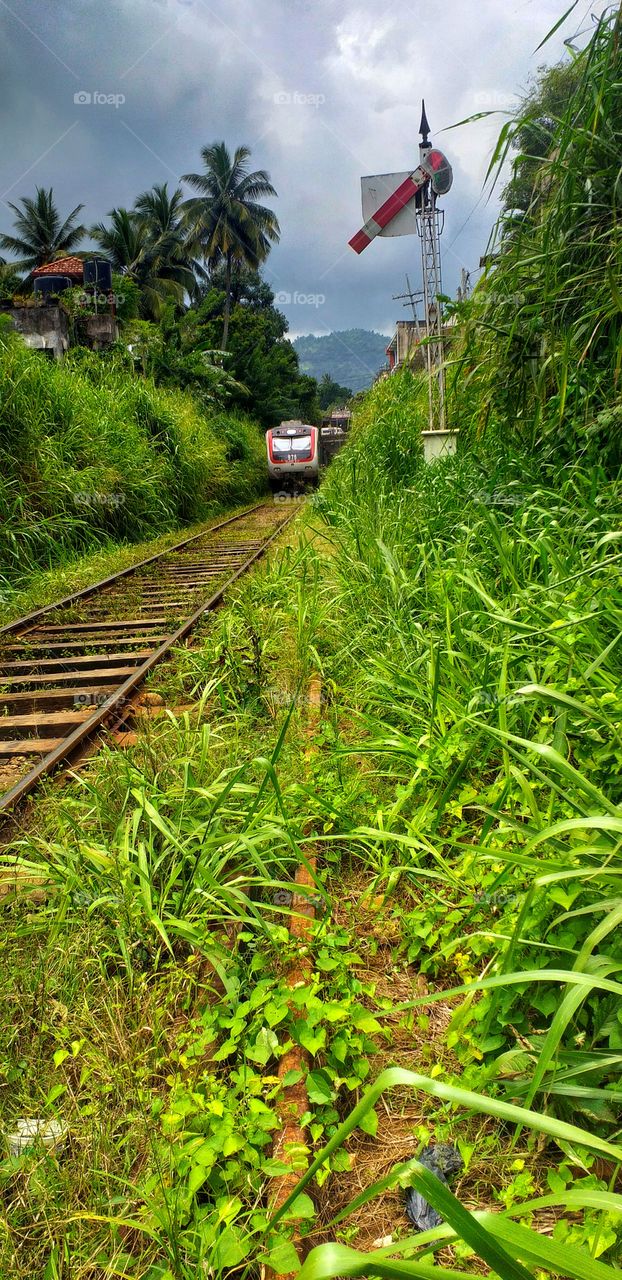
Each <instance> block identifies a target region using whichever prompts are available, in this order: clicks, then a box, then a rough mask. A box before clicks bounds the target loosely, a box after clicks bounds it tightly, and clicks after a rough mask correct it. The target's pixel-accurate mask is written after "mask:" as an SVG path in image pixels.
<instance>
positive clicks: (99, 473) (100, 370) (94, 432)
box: [0, 334, 265, 594]
mask: <svg viewBox="0 0 622 1280" xmlns="http://www.w3.org/2000/svg"><path fill="white" fill-rule="evenodd" d="M0 375H1V376H0V382H1V386H2V391H1V393H0V459H1V460H2V479H1V480H0V587H2V588H3V592H4V593H5V594H6V592H7V591H9V590H11V589H15V588H21V587H23V586H24V585H25V582H26V580H27V579H28V578H29V577H30V576H31V575H32V573H33V571H35V570H42V569H50V568H53V567H55V566H57V565H58V564H59V563H60V564H62V563H65V562H66V561H67V560H68V559H70V558H71V557H75V556H76V555H83V554H85V553H87V552H89V551H92V550H94V549H95V548H97V547H98V546H101V545H109V544H110V542H116V543H119V542H121V543H132V542H139V541H141V540H145V539H146V538H148V537H150V536H151V537H153V536H155V535H160V534H162V533H165V532H166V531H167V530H169V529H173V528H179V527H180V526H181V525H187V524H191V523H193V522H197V521H200V520H203V519H205V518H206V516H207V515H209V514H211V512H212V511H213V510H214V508H215V507H216V506H220V507H227V506H233V505H240V504H245V503H248V502H250V501H252V499H253V498H254V497H255V496H257V495H258V494H260V493H262V492H263V489H264V487H265V479H264V469H265V468H264V459H263V452H262V451H263V441H262V437H261V433H260V432H259V430H258V429H257V427H256V425H255V424H254V423H252V422H251V421H250V419H248V418H244V417H240V416H235V415H228V414H226V413H224V412H217V411H214V412H213V413H212V415H211V417H210V418H207V417H206V416H205V415H204V412H203V411H202V409H201V408H200V407H199V406H198V404H197V403H196V402H195V401H194V400H193V399H192V397H191V396H190V395H189V394H188V393H182V392H180V391H174V390H163V389H160V388H156V387H155V385H154V384H153V383H152V382H151V381H150V380H149V379H145V378H139V377H137V376H136V375H134V374H133V373H131V372H129V371H128V370H127V368H126V367H125V364H124V363H123V361H121V360H120V359H116V362H115V358H114V357H109V358H108V359H104V358H103V357H100V356H95V355H93V354H92V353H87V352H83V353H81V359H80V360H79V361H78V360H77V359H74V361H73V364H72V360H71V359H70V358H68V359H67V361H65V362H63V364H59V365H50V364H49V363H48V362H47V361H44V360H43V359H42V357H41V356H40V355H38V354H37V353H36V352H31V351H28V350H26V349H25V348H24V347H23V346H22V345H21V343H20V341H19V339H18V338H17V337H16V336H15V335H12V334H9V335H7V334H3V336H2V338H1V343H0Z"/></svg>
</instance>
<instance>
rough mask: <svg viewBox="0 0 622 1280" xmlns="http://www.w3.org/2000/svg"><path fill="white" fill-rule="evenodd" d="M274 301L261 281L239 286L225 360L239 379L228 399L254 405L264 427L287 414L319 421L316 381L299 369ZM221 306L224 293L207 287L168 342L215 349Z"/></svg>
mask: <svg viewBox="0 0 622 1280" xmlns="http://www.w3.org/2000/svg"><path fill="white" fill-rule="evenodd" d="M273 302H274V294H273V293H272V291H271V290H269V289H268V287H267V286H266V285H265V284H263V282H262V287H261V288H260V287H259V286H258V285H256V286H255V287H252V285H250V286H249V287H248V288H246V289H240V301H239V302H237V303H235V304H234V305H233V307H232V309H231V314H230V319H229V326H228V350H227V354H226V358H224V359H223V363H224V367H225V369H226V370H227V371H228V372H229V374H230V375H231V376H232V378H233V379H234V380H235V382H236V383H237V384H238V387H237V390H235V389H234V390H233V391H232V401H233V403H236V404H238V405H239V406H240V407H241V408H242V407H244V406H245V405H246V406H252V410H253V413H254V414H256V416H257V418H258V419H259V421H260V422H262V423H263V424H264V425H265V426H271V425H274V423H277V422H281V421H283V420H285V419H287V418H301V419H302V420H303V421H305V422H317V421H318V420H319V415H320V409H319V404H318V402H317V386H316V383H315V381H314V380H313V379H312V378H309V377H307V376H306V375H305V374H301V373H300V370H299V368H298V359H297V356H296V353H295V351H294V348H293V346H292V344H291V342H288V341H287V339H286V337H285V333H286V330H287V322H286V320H285V317H284V316H283V315H282V314H281V313H280V312H279V311H277V310H276V309H275V308H274V306H273ZM224 308H225V295H224V294H223V293H221V292H219V291H218V290H216V289H212V290H210V292H209V293H208V294H207V296H206V298H205V299H204V300H203V302H202V303H201V304H200V305H199V306H198V307H197V308H196V309H195V308H192V309H191V310H190V311H189V312H188V313H187V315H185V316H184V317H183V318H182V319H181V320H180V321H179V323H178V325H177V327H176V330H177V338H175V335H173V334H171V339H170V341H174V340H176V341H178V342H179V344H180V347H181V350H182V351H186V352H188V354H192V355H193V356H195V357H196V354H197V353H201V352H205V351H213V350H215V349H218V347H219V344H220V341H221V326H222V317H223V314H224ZM169 345H170V344H169Z"/></svg>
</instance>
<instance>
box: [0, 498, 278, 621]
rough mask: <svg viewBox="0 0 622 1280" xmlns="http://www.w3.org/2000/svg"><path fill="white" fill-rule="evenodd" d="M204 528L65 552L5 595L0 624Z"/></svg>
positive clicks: (220, 514) (214, 515) (221, 514)
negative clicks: (50, 567) (63, 556)
mask: <svg viewBox="0 0 622 1280" xmlns="http://www.w3.org/2000/svg"><path fill="white" fill-rule="evenodd" d="M259 500H260V499H259ZM246 509H247V507H246V504H245V505H243V506H240V507H234V508H233V509H231V508H228V507H220V506H219V505H218V504H216V505H214V507H213V508H212V509H211V510H210V512H209V517H208V518H209V521H210V523H212V522H213V523H219V521H220V520H221V519H223V520H225V519H228V518H229V516H232V515H237V514H238V513H240V514H241V513H242V512H243V511H244V510H246ZM204 529H205V522H204V521H200V522H198V523H196V524H193V525H190V526H189V527H187V528H186V529H184V530H183V531H180V530H179V529H175V530H173V531H171V532H170V533H164V534H161V535H160V536H159V537H158V538H150V539H148V540H146V541H144V542H137V543H131V544H121V545H119V543H116V542H113V541H110V542H106V543H104V544H103V545H102V546H101V547H98V548H97V550H94V551H93V550H92V551H87V552H85V553H84V554H75V555H73V554H71V553H68V554H67V556H66V558H65V559H64V560H63V562H62V564H59V565H57V566H56V567H54V568H52V569H47V570H46V569H40V570H34V571H33V572H32V574H30V575H28V577H27V579H26V581H25V584H24V586H22V587H21V588H15V589H14V590H8V591H6V592H5V594H4V599H3V602H2V604H1V605H0V624H4V623H7V622H11V621H13V619H15V618H19V617H22V616H23V615H24V614H27V613H31V612H33V611H34V610H35V609H39V608H43V607H44V606H45V605H47V604H53V603H54V602H55V601H56V600H60V599H63V598H64V597H65V596H68V595H73V594H74V592H78V591H81V590H83V589H84V588H85V587H88V586H91V585H92V583H94V582H99V581H100V580H101V579H102V578H106V577H108V576H109V575H111V574H113V573H118V572H120V571H121V570H122V569H127V568H129V567H130V566H131V565H133V564H138V563H139V562H140V561H141V560H146V559H148V558H149V556H152V555H156V554H157V553H158V552H160V551H166V550H167V549H168V548H169V547H171V546H173V545H174V544H175V543H177V542H180V541H181V540H182V538H185V537H188V538H191V537H192V536H193V535H194V534H195V533H200V532H202V531H203V530H204Z"/></svg>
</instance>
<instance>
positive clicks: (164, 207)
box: [134, 182, 205, 296]
mask: <svg viewBox="0 0 622 1280" xmlns="http://www.w3.org/2000/svg"><path fill="white" fill-rule="evenodd" d="M134 212H135V213H136V215H137V216H138V218H139V220H140V222H141V224H142V225H144V227H145V228H146V231H147V237H148V240H149V244H150V251H151V254H152V256H153V259H154V261H157V263H158V274H159V275H161V277H162V278H163V279H168V280H174V281H175V282H176V283H177V284H179V285H181V287H182V288H183V289H184V290H185V291H186V292H187V293H189V294H190V295H191V296H193V295H194V294H195V293H196V289H197V276H204V275H205V273H204V271H203V268H202V267H201V265H200V263H198V262H197V261H196V259H195V258H194V256H193V252H194V249H193V245H192V243H191V240H190V239H189V236H188V231H187V228H186V226H185V223H184V217H183V191H182V190H181V187H177V188H176V190H175V191H173V193H172V195H169V191H168V184H167V183H166V182H164V183H162V184H158V183H156V184H155V185H154V186H153V187H152V188H151V190H150V191H143V192H142V194H141V195H139V196H137V198H136V200H135V201H134ZM194 248H196V246H194Z"/></svg>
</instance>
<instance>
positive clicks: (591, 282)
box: [449, 6, 622, 470]
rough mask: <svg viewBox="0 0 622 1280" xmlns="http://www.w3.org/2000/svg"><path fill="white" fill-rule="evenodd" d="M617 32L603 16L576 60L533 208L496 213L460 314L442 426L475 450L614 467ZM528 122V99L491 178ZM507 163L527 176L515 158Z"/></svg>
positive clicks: (620, 319)
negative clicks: (534, 452)
mask: <svg viewBox="0 0 622 1280" xmlns="http://www.w3.org/2000/svg"><path fill="white" fill-rule="evenodd" d="M573 7H576V6H573ZM621 34H622V31H621V26H620V13H619V10H618V8H617V6H611V8H610V9H609V10H608V11H607V12H606V13H605V14H604V15H603V16H602V17H601V19H600V20H599V22H598V24H597V26H596V29H595V31H594V34H593V36H592V38H591V39H590V40H589V41H588V43H587V44H586V46H585V48H584V49H583V50H582V51H580V52H577V53H575V54H573V55H572V56H573V58H574V64H575V65H574V75H573V82H574V84H575V89H574V92H572V93H569V94H568V96H567V99H566V102H565V106H564V109H563V111H562V113H561V115H560V116H559V117H558V118H557V119H553V120H552V121H551V122H550V123H551V125H552V137H551V142H550V146H549V149H548V153H547V155H546V156H545V157H544V159H543V160H540V161H538V162H537V164H536V166H535V182H534V185H533V191H532V195H531V203H530V204H529V207H528V208H527V210H526V211H520V212H519V211H517V210H513V209H511V208H508V209H505V210H504V213H503V216H502V217H501V219H500V221H499V223H498V225H497V227H496V229H495V232H494V234H493V237H492V240H491V244H490V245H489V254H488V261H489V266H488V268H487V270H486V272H485V275H484V277H483V279H482V280H481V282H480V284H479V285H478V287H477V289H476V290H475V293H474V295H473V297H472V299H471V300H470V301H469V302H468V303H466V304H463V305H461V306H460V307H458V314H459V316H460V319H461V322H462V323H461V330H460V340H459V342H458V343H457V344H456V345H455V348H454V352H453V364H454V377H453V379H450V396H449V412H450V419H451V421H453V423H454V425H456V426H459V427H460V429H461V430H462V431H463V432H467V433H468V434H469V436H470V437H471V438H477V437H478V436H479V435H480V434H481V433H482V432H483V431H488V432H489V433H492V434H496V435H497V436H498V437H499V436H502V435H503V434H505V433H507V434H509V435H510V436H512V437H513V438H514V439H515V440H516V441H517V442H521V443H522V444H523V445H524V446H525V447H527V448H534V447H537V448H539V449H541V450H543V451H546V452H547V454H549V456H550V457H551V458H554V457H555V456H559V455H561V456H563V457H572V458H577V457H579V456H583V457H588V458H590V459H594V460H596V461H600V462H604V463H605V464H606V465H607V466H608V468H609V469H610V470H611V469H613V470H615V469H616V468H617V467H619V466H620V463H621V462H622V449H621V439H622V435H621V432H620V421H621V414H622V406H621V402H620V370H621V363H622V345H621V337H622V293H621V291H620V283H619V282H620V273H621V270H622V237H621V235H620V216H619V209H620V195H621V188H620V159H619V157H620V143H621V141H622V126H621V123H620V122H621V120H622V75H621V71H622V42H621ZM533 110H534V108H533V105H532V102H531V99H530V98H528V99H527V101H526V104H525V107H524V109H523V110H522V111H519V112H518V113H517V115H516V116H515V117H514V118H512V119H510V120H508V121H507V122H506V123H505V124H504V126H503V129H502V131H501V134H500V136H499V141H498V144H497V147H496V150H495V153H494V155H493V158H492V161H491V166H490V172H491V173H493V174H495V175H496V177H497V178H498V179H499V178H501V177H502V174H503V173H505V172H506V170H505V169H504V168H503V166H504V165H505V163H506V161H507V159H508V157H509V156H510V155H511V154H512V147H513V144H514V143H515V142H516V141H518V140H519V139H520V138H523V137H525V136H526V135H528V132H529V128H528V126H529V123H530V120H531V119H532V117H533ZM515 165H516V169H517V172H518V173H520V172H523V171H524V170H525V167H529V166H530V165H531V168H532V169H533V164H532V160H531V158H530V157H529V156H525V155H524V154H522V153H521V152H520V151H519V152H518V154H517V155H516V156H515ZM519 185H520V184H519Z"/></svg>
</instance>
